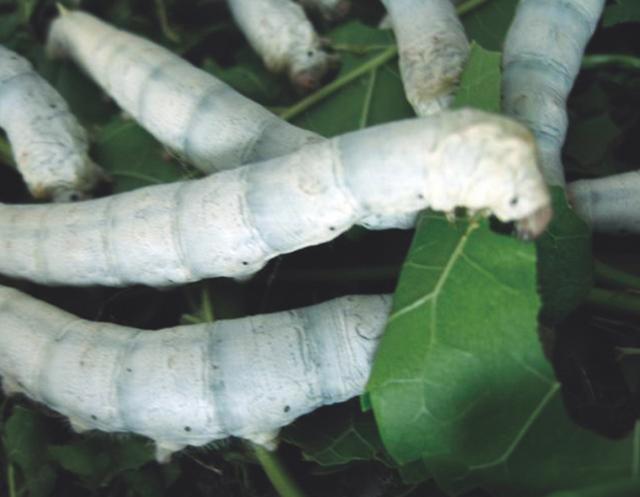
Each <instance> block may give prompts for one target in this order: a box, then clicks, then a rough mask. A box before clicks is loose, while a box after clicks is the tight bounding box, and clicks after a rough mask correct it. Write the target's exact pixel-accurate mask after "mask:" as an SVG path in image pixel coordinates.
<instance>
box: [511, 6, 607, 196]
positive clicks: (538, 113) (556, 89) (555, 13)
mask: <svg viewBox="0 0 640 497" xmlns="http://www.w3.org/2000/svg"><path fill="white" fill-rule="evenodd" d="M604 4H605V0H520V4H519V5H518V9H517V11H516V15H515V18H514V20H513V23H512V25H511V27H510V28H509V32H508V34H507V37H506V40H505V44H504V53H503V77H502V98H503V104H502V107H503V110H504V112H505V113H506V114H507V115H510V116H513V117H515V118H517V119H519V120H520V121H522V122H523V123H525V124H526V125H527V126H528V127H529V128H530V129H531V130H532V131H533V133H534V135H535V136H536V139H537V141H538V146H539V148H540V156H541V166H542V170H543V173H544V175H545V178H546V179H547V181H548V182H549V184H552V185H561V186H564V184H565V179H564V171H563V167H562V158H561V152H562V146H563V144H564V140H565V137H566V133H567V126H568V117H567V108H566V101H567V97H568V95H569V92H570V91H571V88H572V87H573V83H574V81H575V78H576V75H577V74H578V71H579V70H580V63H581V61H582V55H583V54H584V49H585V46H586V44H587V42H588V41H589V39H590V38H591V35H592V34H593V32H594V31H595V28H596V25H597V22H598V19H599V18H600V15H601V13H602V10H603V8H604Z"/></svg>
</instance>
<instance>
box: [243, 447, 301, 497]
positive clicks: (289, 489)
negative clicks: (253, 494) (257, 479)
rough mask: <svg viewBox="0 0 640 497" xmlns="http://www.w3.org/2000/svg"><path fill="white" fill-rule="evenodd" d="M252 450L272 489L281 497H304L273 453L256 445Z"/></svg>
mask: <svg viewBox="0 0 640 497" xmlns="http://www.w3.org/2000/svg"><path fill="white" fill-rule="evenodd" d="M253 450H254V451H255V455H256V458H257V459H258V461H259V462H260V465H261V466H262V469H263V470H264V472H265V473H266V475H267V477H268V478H269V481H270V482H271V484H272V485H273V488H275V489H276V492H278V494H280V496H281V497H305V493H304V492H303V491H302V489H301V488H300V487H299V486H298V484H297V483H296V482H295V480H294V479H293V477H292V476H291V474H290V473H289V471H288V470H287V469H286V467H285V466H284V464H282V461H281V460H280V458H279V457H278V455H277V454H276V452H275V451H273V452H272V451H269V450H267V449H265V448H264V447H262V446H261V445H257V444H253Z"/></svg>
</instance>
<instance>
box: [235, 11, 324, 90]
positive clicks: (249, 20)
mask: <svg viewBox="0 0 640 497" xmlns="http://www.w3.org/2000/svg"><path fill="white" fill-rule="evenodd" d="M227 4H228V5H229V9H230V10H231V14H232V15H233V18H234V20H235V22H236V24H237V25H238V27H239V28H240V31H242V32H243V33H244V35H245V37H246V38H247V40H248V41H249V44H250V45H251V46H252V47H253V49H254V50H255V51H256V52H257V53H258V54H260V56H261V57H262V60H263V61H264V64H265V65H266V66H267V68H268V69H269V70H270V71H273V72H276V73H280V72H286V73H287V74H288V75H289V79H290V80H291V82H292V83H293V84H294V85H295V86H296V88H298V89H299V90H301V91H304V92H308V91H310V90H313V89H316V88H317V87H318V86H319V85H320V82H321V81H322V78H323V77H324V75H325V74H326V73H327V72H328V71H329V70H330V69H331V68H332V67H335V66H336V64H337V59H336V58H335V56H332V55H329V54H327V53H326V52H325V51H324V50H323V49H322V46H321V39H320V37H319V36H318V35H317V34H316V32H315V30H314V29H313V25H312V24H311V22H310V21H309V20H308V19H307V17H306V16H305V13H304V10H302V7H300V5H298V4H296V3H294V2H293V0H227Z"/></svg>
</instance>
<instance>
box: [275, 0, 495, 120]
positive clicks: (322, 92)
mask: <svg viewBox="0 0 640 497" xmlns="http://www.w3.org/2000/svg"><path fill="white" fill-rule="evenodd" d="M488 1H489V0H467V1H466V2H465V3H463V4H461V5H460V6H459V7H458V8H457V12H458V15H460V16H462V15H464V14H467V13H468V12H471V11H472V10H474V9H476V8H477V7H479V6H481V5H483V4H485V3H487V2H488ZM397 55H398V47H397V46H396V45H390V46H389V47H388V48H385V49H384V50H382V51H381V52H380V53H379V54H378V55H377V56H375V57H373V58H372V59H370V60H368V61H367V62H365V63H364V64H362V65H361V66H358V67H357V68H355V69H354V70H353V71H351V72H349V73H347V74H345V75H343V76H342V77H340V78H338V79H334V80H333V81H332V82H331V83H329V84H328V85H325V86H323V87H322V88H320V89H319V90H318V91H316V92H315V93H312V94H311V95H309V96H308V97H306V98H303V99H302V100H300V101H299V102H298V103H295V104H293V105H292V106H291V107H289V108H287V109H285V110H284V111H283V112H281V113H280V117H281V118H282V119H284V120H285V121H290V120H291V119H293V118H295V117H297V116H299V115H300V114H302V113H303V112H305V111H306V110H307V109H309V108H310V107H313V106H314V105H316V104H317V103H318V102H321V101H322V100H324V99H325V98H327V97H328V96H329V95H332V94H333V93H335V92H336V91H338V90H339V89H340V88H342V87H344V86H346V85H348V84H349V83H351V82H352V81H354V80H356V79H358V78H359V77H360V76H363V75H364V74H366V73H368V72H369V71H372V70H373V69H376V68H378V67H380V66H382V65H383V64H386V63H387V62H389V61H390V60H392V59H393V58H395V57H396V56H397Z"/></svg>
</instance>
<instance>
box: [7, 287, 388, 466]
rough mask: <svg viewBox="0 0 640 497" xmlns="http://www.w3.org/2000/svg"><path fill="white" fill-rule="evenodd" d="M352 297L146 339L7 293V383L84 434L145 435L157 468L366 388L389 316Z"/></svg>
mask: <svg viewBox="0 0 640 497" xmlns="http://www.w3.org/2000/svg"><path fill="white" fill-rule="evenodd" d="M390 302H391V298H390V296H386V295H372V296H363V295H360V296H348V297H342V298H337V299H334V300H331V301H328V302H324V303H322V304H318V305H314V306H310V307H305V308H302V309H296V310H292V311H285V312H277V313H273V314H263V315H257V316H251V317H245V318H240V319H231V320H222V321H216V322H214V323H209V324H200V325H190V326H177V327H174V328H167V329H162V330H158V331H142V330H138V329H134V328H128V327H124V326H119V325H115V324H110V323H96V322H91V321H85V320H83V319H80V318H78V317H76V316H73V315H71V314H68V313H66V312H64V311H62V310H60V309H57V308H55V307H53V306H51V305H49V304H46V303H44V302H41V301H38V300H36V299H34V298H32V297H29V296H27V295H25V294H23V293H21V292H19V291H17V290H14V289H12V288H7V287H0V375H2V377H3V381H2V384H3V388H4V390H5V391H6V392H8V393H16V392H20V393H23V394H25V395H27V396H28V397H30V398H31V399H33V400H35V401H37V402H41V403H43V404H45V405H46V406H47V407H49V408H51V409H53V410H54V411H57V412H60V413H62V414H63V415H65V416H67V417H68V418H69V419H70V421H71V425H72V427H73V428H74V429H75V430H76V431H85V430H91V429H96V430H102V431H106V432H127V433H137V434H140V435H144V436H146V437H149V438H151V439H153V440H154V441H155V443H156V447H157V455H158V458H159V459H160V460H166V459H167V458H168V456H169V455H170V454H171V453H172V452H175V451H178V450H181V449H182V448H184V447H185V446H187V445H193V446H201V445H205V444H207V443H209V442H211V441H214V440H219V439H223V438H226V437H229V436H236V437H241V438H244V439H247V440H251V441H253V442H255V443H258V444H262V445H265V446H267V447H270V446H271V447H272V446H273V445H274V442H275V438H276V436H277V432H278V430H279V429H280V428H281V427H283V426H285V425H288V424H289V423H291V422H292V421H293V420H294V419H296V418H297V417H299V416H301V415H303V414H306V413H308V412H311V411H313V410H314V409H317V408H318V407H320V406H323V405H327V404H333V403H337V402H342V401H345V400H347V399H349V398H351V397H354V396H356V395H359V394H360V393H362V391H363V390H364V387H365V384H366V381H367V379H368V377H369V373H370V371H371V363H372V360H373V353H374V351H375V349H376V347H377V344H378V339H379V337H380V335H381V334H382V332H383V330H384V325H385V322H386V318H387V315H388V312H389V308H390Z"/></svg>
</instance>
